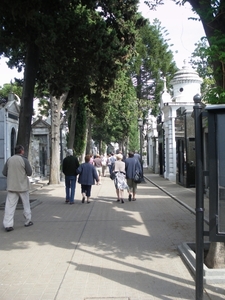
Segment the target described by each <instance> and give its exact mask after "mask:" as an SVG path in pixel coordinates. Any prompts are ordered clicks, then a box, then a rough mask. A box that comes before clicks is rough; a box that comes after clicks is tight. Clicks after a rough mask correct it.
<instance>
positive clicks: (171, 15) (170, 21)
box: [0, 0, 205, 86]
mask: <svg viewBox="0 0 225 300" xmlns="http://www.w3.org/2000/svg"><path fill="white" fill-rule="evenodd" d="M139 11H141V12H142V15H143V16H144V17H145V18H148V19H149V20H150V22H151V23H153V20H154V19H159V20H160V22H161V23H162V27H165V29H166V30H167V31H168V33H169V35H168V37H167V38H170V42H169V43H168V44H173V46H172V47H171V50H172V51H173V54H174V59H175V61H176V63H177V66H178V68H181V67H182V66H183V61H184V60H185V59H186V60H188V59H189V58H190V56H191V54H192V52H193V51H194V49H195V45H194V44H195V43H197V42H198V41H199V40H200V38H201V37H203V36H205V33H204V30H203V27H202V24H201V22H199V21H193V20H188V18H189V17H193V16H194V17H196V15H194V13H193V12H192V11H191V6H190V5H189V4H188V3H187V4H186V5H185V6H181V7H180V6H178V5H176V4H175V3H174V2H173V1H172V0H165V4H164V5H161V6H159V7H158V8H157V10H156V11H150V10H149V8H148V6H147V5H146V4H144V0H140V6H139ZM176 51H177V53H176ZM14 77H17V78H22V77H23V73H22V72H21V73H17V71H16V69H13V70H11V69H9V68H8V67H7V65H6V63H5V59H3V58H2V59H0V86H3V84H4V83H10V81H11V80H12V81H14Z"/></svg>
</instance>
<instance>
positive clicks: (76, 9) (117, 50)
mask: <svg viewBox="0 0 225 300" xmlns="http://www.w3.org/2000/svg"><path fill="white" fill-rule="evenodd" d="M137 2H138V1H135V0H129V1H126V2H125V3H124V2H117V3H115V2H114V1H90V0H89V1H78V0H71V1H69V2H68V1H67V0H54V1H53V0H50V1H47V2H46V1H44V0H36V1H35V2H34V1H28V0H27V1H22V0H17V1H16V2H15V1H12V0H9V1H6V0H3V3H2V5H1V8H0V25H1V27H0V54H4V55H5V56H7V57H9V58H10V64H11V65H14V66H16V67H18V68H21V67H22V66H24V69H25V75H24V88H23V96H22V101H21V110H20V122H19V133H18V142H19V143H22V144H24V146H25V148H26V149H27V150H28V149H29V139H30V125H31V124H30V123H31V116H32V110H33V107H32V104H33V96H34V85H35V82H36V80H38V81H39V84H40V85H41V84H43V85H45V87H46V84H47V85H48V88H49V92H50V94H52V95H53V96H56V97H60V96H61V95H62V94H63V93H67V92H68V91H69V89H70V87H71V86H72V85H74V83H76V87H77V89H78V95H79V96H80V93H79V92H80V90H82V93H84V90H85V93H86V94H88V93H89V94H90V93H92V94H93V96H92V99H95V100H96V99H98V98H99V97H98V95H100V94H103V93H104V91H106V90H107V88H108V86H109V85H112V83H113V80H114V78H115V74H116V72H117V70H118V69H119V68H121V66H122V64H123V63H124V62H125V61H126V59H127V56H129V55H130V54H129V53H130V51H131V50H132V47H133V44H134V42H135V26H136V23H137V18H136V11H137ZM96 61H98V65H97V64H96ZM92 62H95V63H92ZM106 67H108V68H106ZM72 74H74V75H73V76H72ZM93 91H94V93H93ZM94 96H95V97H94Z"/></svg>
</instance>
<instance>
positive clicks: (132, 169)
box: [125, 151, 143, 201]
mask: <svg viewBox="0 0 225 300" xmlns="http://www.w3.org/2000/svg"><path fill="white" fill-rule="evenodd" d="M125 170H126V178H127V185H128V187H129V198H128V199H129V201H131V198H132V200H133V201H135V200H136V198H135V196H136V191H137V183H136V182H135V181H134V175H135V173H136V172H137V173H139V174H141V176H143V174H142V170H141V164H140V162H139V160H138V159H136V158H135V157H134V153H133V152H131V151H130V152H129V153H128V158H126V160H125Z"/></svg>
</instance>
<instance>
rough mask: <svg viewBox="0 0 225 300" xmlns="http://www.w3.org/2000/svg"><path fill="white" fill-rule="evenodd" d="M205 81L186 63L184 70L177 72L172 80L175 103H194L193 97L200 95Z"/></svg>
mask: <svg viewBox="0 0 225 300" xmlns="http://www.w3.org/2000/svg"><path fill="white" fill-rule="evenodd" d="M202 82H203V80H202V79H201V78H200V77H199V75H198V73H197V72H196V71H195V70H194V69H193V68H192V67H191V66H190V65H187V64H186V62H185V61H184V66H183V67H182V69H180V70H179V71H177V72H176V73H175V75H174V77H173V79H172V80H171V84H172V85H173V98H172V101H173V102H177V103H180V102H181V103H184V102H185V103H188V102H193V96H194V95H196V94H200V86H201V83H202Z"/></svg>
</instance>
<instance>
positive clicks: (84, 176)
mask: <svg viewBox="0 0 225 300" xmlns="http://www.w3.org/2000/svg"><path fill="white" fill-rule="evenodd" d="M77 174H79V178H78V182H79V183H80V184H81V194H82V201H81V202H82V203H84V201H85V197H87V203H90V201H89V199H90V196H91V187H92V185H94V184H95V180H96V181H97V182H99V177H98V174H97V171H96V169H95V167H94V166H93V165H92V164H90V155H86V156H85V162H84V163H82V164H81V165H80V166H79V168H78V169H77Z"/></svg>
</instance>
